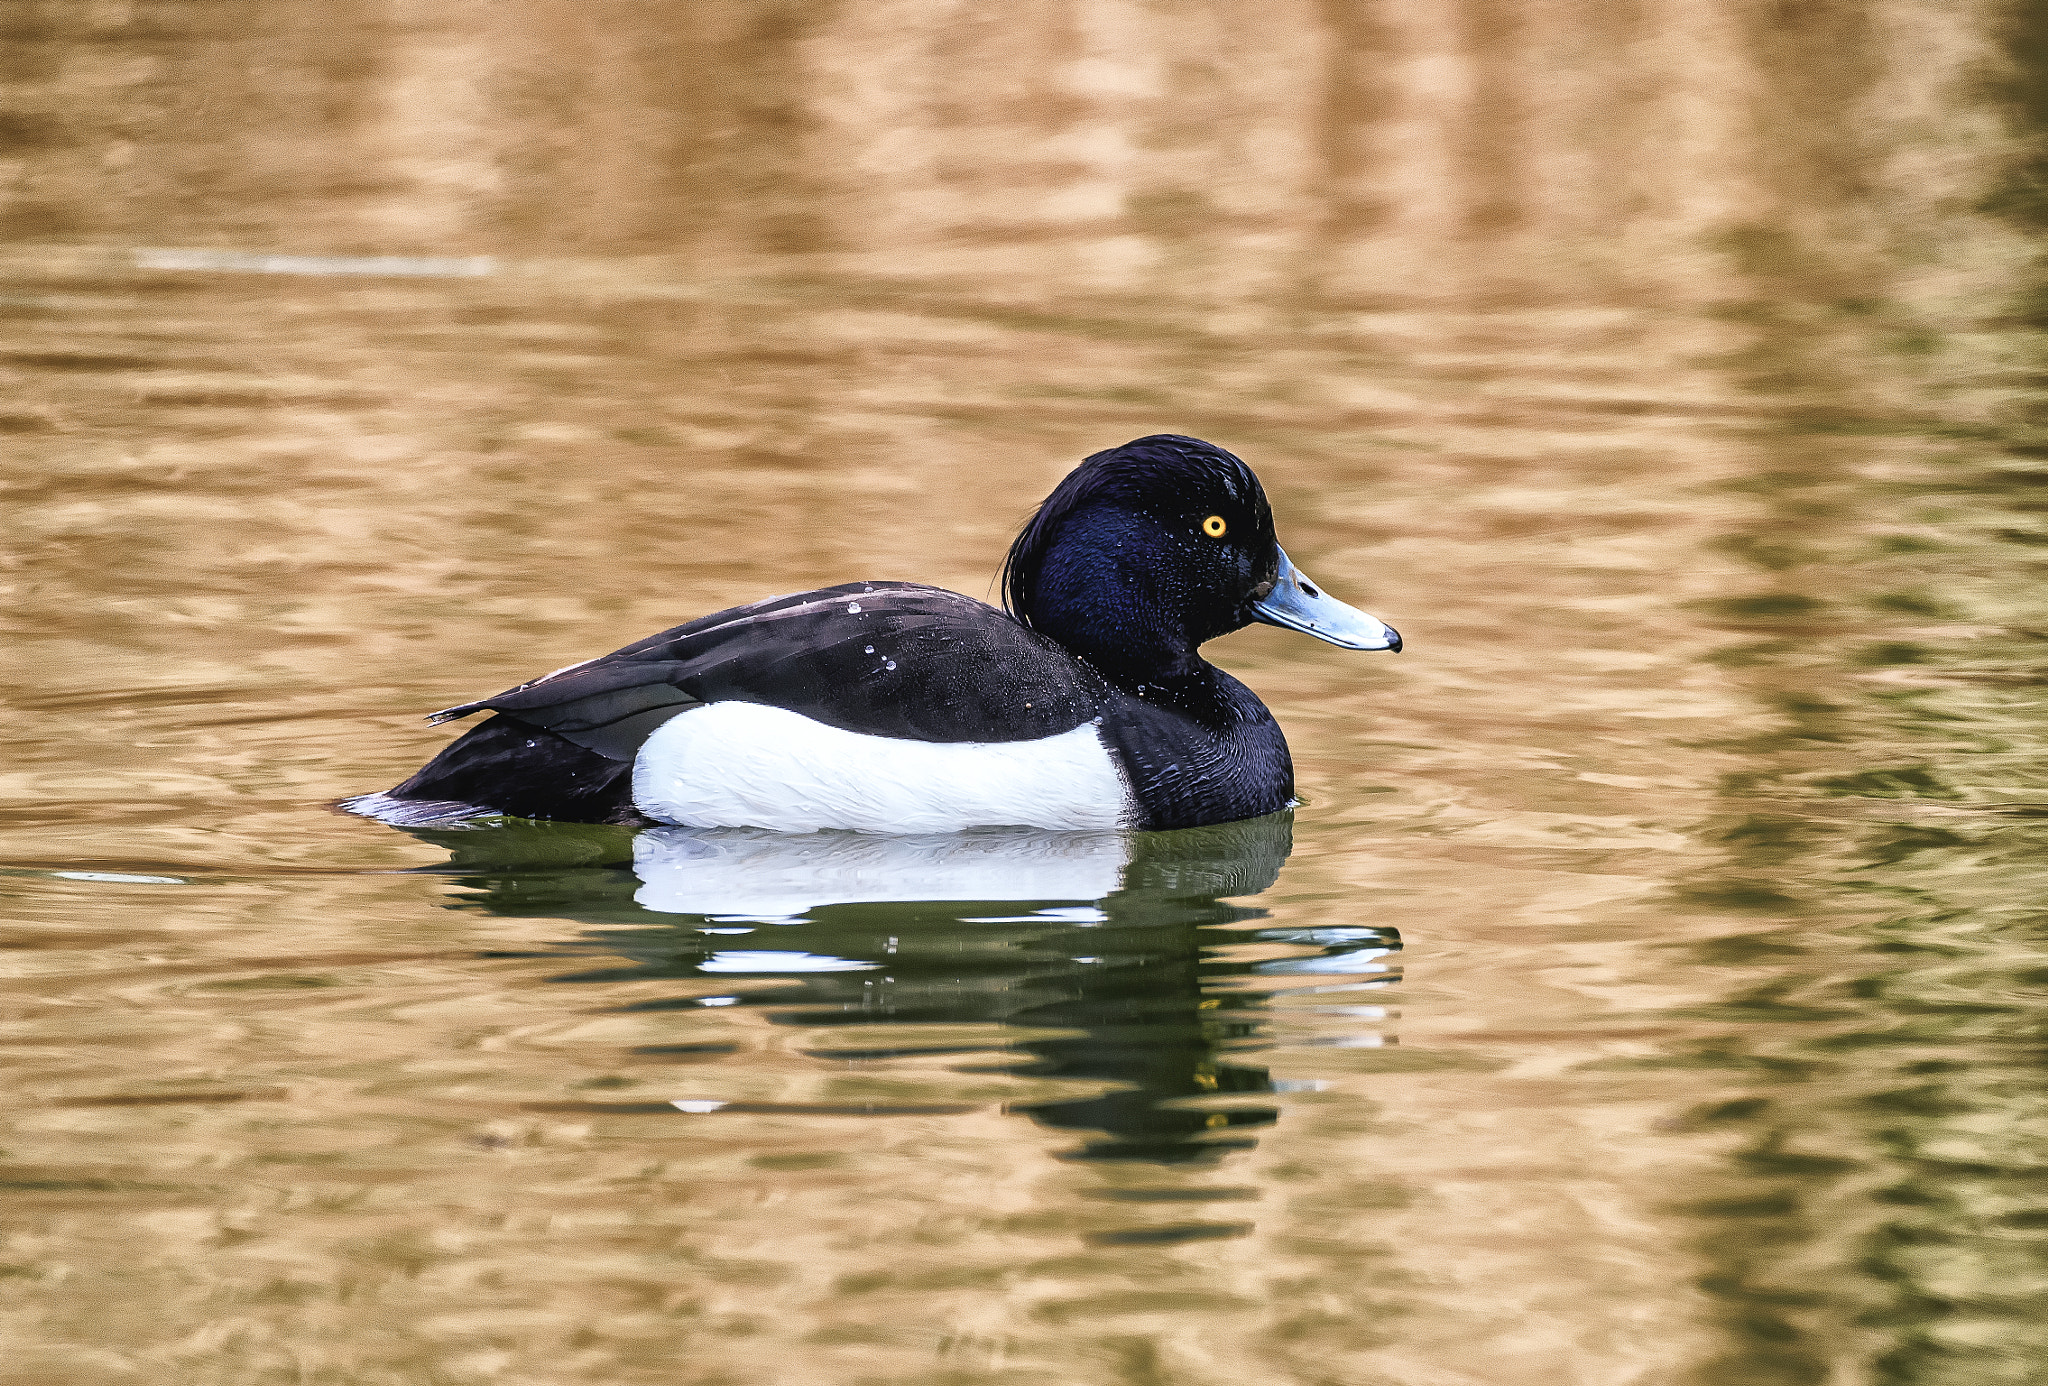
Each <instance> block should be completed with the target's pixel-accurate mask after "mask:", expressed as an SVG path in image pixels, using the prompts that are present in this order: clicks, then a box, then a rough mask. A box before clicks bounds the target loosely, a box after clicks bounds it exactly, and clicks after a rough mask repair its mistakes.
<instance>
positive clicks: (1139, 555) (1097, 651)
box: [1003, 433, 1401, 685]
mask: <svg viewBox="0 0 2048 1386" xmlns="http://www.w3.org/2000/svg"><path fill="white" fill-rule="evenodd" d="M1003 602H1004V605H1005V606H1006V607H1007V608H1008V609H1009V611H1010V614H1011V615H1013V616H1015V617H1016V618H1017V619H1018V620H1020V621H1022V622H1024V624H1026V625H1028V626H1030V627H1031V628H1032V629H1034V630H1038V631H1042V632H1043V633H1044V634H1046V635H1048V636H1051V637H1052V638H1053V639H1055V640H1057V641H1059V642H1060V643H1061V644H1062V645H1064V646H1066V647H1067V648H1068V649H1070V650H1072V651H1074V653H1076V654H1078V655H1080V656H1082V657H1083V658H1084V659H1086V660H1088V662H1089V663H1091V664H1093V665H1094V666H1095V667H1096V668H1097V669H1100V670H1101V671H1102V672H1103V673H1104V674H1105V675H1107V676H1108V677H1109V678H1110V679H1111V680H1113V681H1115V682H1117V683H1119V684H1125V685H1129V684H1133V683H1156V682H1160V681H1162V680H1167V679H1172V678H1175V677H1179V676H1182V675H1186V674H1191V673H1195V672H1197V671H1198V670H1199V668H1200V666H1201V657H1200V656H1199V655H1198V654H1196V650H1197V648H1198V647H1199V646H1201V645H1202V643H1203V642H1205V641H1208V640H1213V639H1215V638H1216V637H1217V636H1219V635H1227V634H1229V633H1230V632H1231V631H1234V630H1240V629H1242V628H1243V627H1245V626H1248V625H1251V624H1253V623H1254V622H1260V623H1263V624H1265V625H1271V626H1284V627H1285V628H1287V629H1288V630H1298V631H1301V632H1303V633H1304V634H1307V635H1313V636H1314V637H1316V639H1318V640H1325V641H1328V642H1329V643H1330V644H1332V645H1337V646H1339V647H1341V648H1343V649H1347V650H1399V649H1400V648H1401V637H1400V636H1399V635H1398V634H1396V633H1395V632H1394V630H1393V629H1392V628H1390V627H1388V626H1386V625H1384V624H1382V623H1381V622H1379V621H1378V620H1375V619H1374V618H1373V617H1371V616H1368V615H1366V614H1365V613H1364V612H1363V611H1360V610H1358V609H1357V608H1356V607H1353V606H1349V605H1346V604H1345V603H1343V602H1340V601H1338V600H1337V599H1336V598H1334V597H1331V596H1329V595H1328V594H1326V593H1325V592H1324V591H1323V590H1322V589H1321V588H1320V587H1318V586H1317V585H1316V584H1315V583H1313V582H1311V581H1309V579H1308V578H1307V577H1306V576H1305V575H1304V574H1303V573H1302V572H1301V570H1300V569H1298V568H1296V567H1295V566H1294V565H1293V564H1292V563H1290V562H1289V561H1288V559H1287V554H1286V552H1285V551H1284V550H1282V549H1281V547H1280V543H1279V541H1278V539H1277V538H1276V537H1275V536H1274V533H1273V511H1272V507H1271V506H1269V505H1268V504H1267V503H1266V492H1265V488H1264V487H1262V486H1260V485H1259V479H1258V477H1257V476H1255V475H1253V473H1252V469H1251V468H1250V467H1247V466H1246V465H1245V464H1244V463H1243V462H1242V461H1240V460H1239V459H1238V458H1236V457H1234V456H1232V455H1231V454H1230V453H1228V452H1225V451H1224V450H1223V449H1222V448H1219V447H1217V446H1215V445H1214V444H1213V443H1205V442H1202V441H1201V440H1200V439H1197V438H1183V437H1180V436H1178V435H1175V434H1170V433H1160V434H1154V435H1153V436H1151V437H1149V438H1140V439H1138V440H1136V441H1135V442H1130V443H1125V444H1124V445H1123V446H1122V447H1120V448H1111V449H1110V450H1109V451H1107V452H1098V453H1096V454H1095V455H1094V456H1093V457H1090V458H1088V459H1087V460H1086V461H1085V462H1083V463H1082V464H1081V465H1080V466H1079V467H1076V468H1075V469H1074V470H1073V471H1072V472H1070V473H1068V474H1067V477H1066V479H1065V480H1063V481H1061V482H1060V484H1059V486H1058V487H1056V488H1055V489H1054V491H1053V493H1052V494H1051V495H1050V496H1048V497H1046V499H1045V502H1044V504H1042V505H1040V506H1039V507H1038V513H1037V514H1036V515H1034V516H1033V517H1032V518H1031V521H1030V522H1029V523H1028V524H1026V525H1025V526H1024V530H1023V532H1022V533H1021V534H1019V535H1018V536H1017V540H1016V542H1015V543H1014V544H1012V545H1011V546H1010V553H1009V557H1008V558H1007V559H1005V560H1004V563H1003Z"/></svg>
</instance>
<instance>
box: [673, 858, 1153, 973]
mask: <svg viewBox="0 0 2048 1386" xmlns="http://www.w3.org/2000/svg"><path fill="white" fill-rule="evenodd" d="M1129 861H1130V847H1129V841H1128V839H1127V838H1126V837H1125V836H1124V835H1123V834H1121V833H1114V832H1064V833H1063V832H1045V831H1040V830H1037V829H1024V828H1018V829H996V830H990V831H985V832H973V833H932V834H922V835H916V836H903V837H884V836H877V835H873V834H865V833H838V832H828V833H772V832H767V831H762V830H755V829H745V828H734V829H691V828H653V829H649V830H648V831H646V832H643V833H641V834H639V835H638V836H637V837H635V838H634V839H633V870H634V872H635V874H637V875H638V876H639V877H640V881H641V885H640V888H639V889H638V890H637V891H635V892H634V895H633V898H634V900H635V901H636V902H637V903H639V904H640V905H641V906H643V907H644V908H646V909H650V910H656V911H659V912H660V913H663V914H701V915H710V916H717V917H718V918H719V919H720V920H721V922H726V921H733V922H737V921H738V920H740V919H752V920H759V921H763V922H773V921H776V920H781V919H791V918H794V917H797V916H800V915H802V914H804V913H805V912H806V911H808V910H811V909H815V908H817V907H819V906H821V905H838V904H856V903H863V902H871V901H884V900H1100V899H1101V898H1102V897H1104V896H1106V895H1109V894H1111V893H1112V892H1114V891H1115V890H1117V889H1118V888H1119V887H1120V886H1121V885H1122V884H1123V874H1124V867H1125V866H1126V865H1127V864H1128V863H1129ZM1089 914H1090V916H1091V918H1093V919H1099V918H1100V917H1101V916H1100V915H1099V914H1097V913H1095V912H1094V911H1090V912H1089ZM778 970H792V969H778Z"/></svg>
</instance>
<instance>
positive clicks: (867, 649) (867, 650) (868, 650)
mask: <svg viewBox="0 0 2048 1386" xmlns="http://www.w3.org/2000/svg"><path fill="white" fill-rule="evenodd" d="M860 652H861V653H862V654H873V653H874V652H875V647H874V646H873V645H863V646H861V647H860Z"/></svg>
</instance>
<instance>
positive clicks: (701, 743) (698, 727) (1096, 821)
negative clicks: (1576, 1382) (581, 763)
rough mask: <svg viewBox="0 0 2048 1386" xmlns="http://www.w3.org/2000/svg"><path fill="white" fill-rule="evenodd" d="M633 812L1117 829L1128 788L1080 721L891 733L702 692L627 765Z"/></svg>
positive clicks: (924, 827)
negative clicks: (1029, 730) (934, 734)
mask: <svg viewBox="0 0 2048 1386" xmlns="http://www.w3.org/2000/svg"><path fill="white" fill-rule="evenodd" d="M633 800H634V803H635V804H637V805H638V806H639V809H640V811H641V812H642V813H644V814H646V815H647V816H648V817H650V818H654V819H657V820H659V821H661V822H663V823H675V824H678V825H680V826H683V827H691V828H740V827H750V828H772V829H774V830H775V831H777V832H796V833H801V832H814V831H817V830H819V829H822V828H851V829H854V830H855V831H858V832H867V833H946V832H958V831H960V830H961V829H963V828H980V827H992V826H998V825H1008V826H1016V827H1028V828H1055V829H1065V830H1074V829H1087V828H1115V827H1119V826H1121V825H1122V824H1123V823H1124V822H1126V821H1127V820H1128V818H1129V817H1130V809H1129V795H1128V794H1127V793H1126V792H1125V790H1124V783H1123V777H1122V776H1121V775H1119V774H1118V773H1117V769H1116V765H1115V764H1114V763H1113V762H1112V761H1111V760H1110V756H1109V750H1108V748H1107V747H1105V746H1104V745H1103V744H1102V738H1101V737H1100V736H1099V735H1098V734H1097V733H1096V730H1095V728H1094V727H1093V726H1092V725H1089V724H1087V723H1083V724H1082V725H1081V726H1078V727H1076V728H1074V729H1073V730H1072V731H1069V732H1062V733H1061V734H1060V735H1058V736H1049V737H1046V738H1044V739H1043V740H1039V741H999V742H934V741H903V740H898V739H896V738H893V737H886V736H863V735H861V734H859V733H858V732H849V731H841V730H840V729H839V728H837V727H828V726H826V725H824V724H823V723H822V722H813V721H812V720H811V719H810V718H808V717H804V716H801V715H799V714H798V713H794V712H790V711H788V710H786V709H783V708H777V707H762V706H760V705H759V704H756V703H712V704H710V705H709V706H706V707H700V708H692V709H691V710H690V711H688V712H686V713H684V714H683V715H682V716H680V717H671V718H670V719H669V720H668V721H666V722H664V723H662V724H661V726H660V727H658V728H657V729H656V730H655V732H654V734H653V735H652V736H650V737H648V738H647V741H646V744H645V745H643V746H642V747H641V748H640V756H639V759H638V760H637V761H635V762H634V765H633Z"/></svg>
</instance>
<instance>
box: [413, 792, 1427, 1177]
mask: <svg viewBox="0 0 2048 1386" xmlns="http://www.w3.org/2000/svg"><path fill="white" fill-rule="evenodd" d="M1292 829H1293V821H1292V815H1291V814H1289V813H1280V814H1274V815H1270V816H1268V817H1265V818H1258V819H1252V820H1248V821H1245V822H1240V823H1231V824H1225V825H1222V826H1218V827H1212V828H1196V829H1187V830H1183V831H1179V832H1170V833H1115V832H1080V833H1074V832H1067V833H1061V832H1044V831H1036V830H1026V829H985V830H979V831H974V832H967V833H952V834H938V835H927V836H905V837H878V836H872V835H865V834H858V833H806V834H783V833H770V832H762V831H754V830H745V829H712V830H705V829H685V828H654V829H647V830H644V831H641V832H638V833H631V832H629V831H628V830H624V829H611V828H594V827H585V826H579V825H568V824H543V823H513V824H506V825H503V826H499V827H495V828H485V829H470V830H461V831H449V830H440V831H433V830H415V831H416V832H417V833H418V835H420V836H422V837H426V838H428V839H429V840H431V841H434V842H436V843H438V844H441V845H444V846H446V847H447V848H448V849H449V850H450V852H451V856H452V860H451V863H450V865H449V866H448V867H446V868H440V869H445V870H450V871H453V872H455V873H456V874H457V876H458V879H459V883H460V884H461V885H462V886H463V887H465V888H466V889H467V891H468V892H469V893H468V894H466V895H465V896H464V897H463V903H464V904H465V905H468V906H471V907H474V908H480V909H485V910H490V911H493V912H495V913H500V914H511V915H523V916H551V917H568V918H573V919H577V920H580V921H582V922H585V923H588V924H593V925H597V926H599V927H598V928H597V929H596V930H594V931H593V932H592V933H590V934H589V935H586V937H585V938H584V939H582V940H579V941H578V944H577V945H576V946H578V947H586V948H591V949H602V950H604V951H606V952H609V953H613V954H618V955H623V956H624V957H625V958H627V959H629V960H630V962H629V964H628V965H626V966H623V967H606V968H603V969H600V970H594V971H588V972H583V973H579V974H576V975H574V976H571V977H566V978H563V979H561V980H564V981H573V982H581V983H592V984H595V983H606V982H617V981H627V980H633V981H644V980H647V979H649V978H676V979H689V980H691V981H694V982H697V983H698V984H699V985H697V986H694V987H692V988H691V989H690V994H689V995H685V996H676V997H672V998H664V999H661V1000H657V1001H653V1002H641V1003H639V1004H638V1005H637V1006H636V1007H635V1008H636V1009H675V1010H680V1009H690V1008H700V1007H705V1006H750V1007H758V1008H760V1009H761V1010H762V1011H763V1012H764V1013H765V1014H766V1015H767V1017H768V1018H769V1019H770V1020H771V1021H772V1022H773V1023H776V1024H780V1025H788V1026H798V1027H831V1028H833V1029H843V1028H844V1027H846V1026H849V1025H859V1024H864V1023H866V1024H877V1025H881V1024H886V1025H889V1026H891V1027H892V1033H891V1039H900V1037H901V1034H902V1027H904V1026H915V1025H919V1024H930V1025H935V1026H936V1025H946V1026H955V1027H957V1026H958V1025H961V1024H963V1023H976V1022H980V1023H990V1022H993V1023H997V1024H1001V1025H1005V1026H1012V1027H1018V1028H1019V1029H1021V1030H1026V1031H1027V1034H1026V1035H1025V1036H1024V1037H1021V1038H1020V1039H1019V1040H1018V1041H1017V1042H1016V1043H1014V1044H1011V1045H1004V1046H1001V1047H1002V1048H1004V1049H1006V1050H1009V1051H1011V1052H1020V1053H1022V1054H1025V1055H1028V1056H1029V1058H1028V1060H1027V1061H1026V1062H1024V1063H1023V1064H1021V1065H1015V1066H1011V1067H1009V1068H1007V1069H1006V1071H1008V1072H1012V1073H1016V1074H1019V1075H1022V1076H1030V1077H1037V1078H1052V1079H1074V1080H1082V1081H1084V1082H1085V1083H1086V1084H1087V1087H1088V1089H1089V1090H1090V1092H1091V1094H1093V1095H1090V1096H1087V1097H1078V1098H1075V1099H1073V1100H1067V1101H1059V1100H1055V1101H1050V1102H1039V1103H1034V1104H1030V1105H1021V1104H1020V1105H1018V1106H1015V1107H1013V1108H1012V1110H1016V1111H1020V1112H1023V1113H1025V1114H1027V1115H1029V1116H1030V1117H1031V1118H1032V1119H1033V1120H1034V1121H1037V1122H1039V1123H1040V1124H1042V1125H1045V1126H1048V1127H1053V1128H1059V1129H1066V1130H1073V1131H1076V1132H1085V1133H1088V1135H1087V1136H1086V1137H1085V1138H1084V1139H1083V1142H1082V1144H1081V1145H1080V1146H1079V1147H1078V1148H1077V1149H1075V1150H1073V1151H1071V1152H1069V1156H1068V1158H1072V1159H1080V1160H1123V1161H1149V1162H1154V1163H1162V1164H1189V1163H1200V1162H1208V1161H1214V1160H1216V1159H1218V1158H1219V1157H1221V1156H1222V1155H1223V1154H1224V1153H1226V1152H1228V1151H1230V1150H1233V1149H1242V1148H1245V1147H1248V1146H1250V1145H1252V1144H1254V1143H1255V1141H1254V1139H1253V1138H1252V1136H1251V1135H1250V1132H1251V1131H1253V1130H1254V1129H1256V1128H1258V1127H1262V1126H1267V1125H1270V1124H1271V1123H1272V1122H1273V1121H1275V1120H1276V1119H1277V1116H1278V1112H1277V1110H1276V1109H1275V1108H1274V1107H1272V1106H1270V1105H1262V1104H1258V1103H1256V1102H1249V1103H1248V1102H1245V1101H1243V1100H1242V1098H1241V1097H1240V1100H1237V1101H1233V1102H1231V1103H1229V1104H1227V1105H1224V1104H1215V1103H1202V1102H1199V1101H1196V1099H1204V1098H1215V1097H1218V1096H1223V1095H1247V1094H1258V1093H1267V1092H1272V1091H1274V1090H1275V1084H1274V1082H1273V1080H1272V1078H1271V1076H1270V1075H1269V1074H1268V1072H1267V1070H1266V1069H1265V1068H1263V1067H1260V1066H1257V1065H1256V1064H1255V1063H1253V1062H1251V1061H1249V1060H1248V1059H1247V1057H1246V1056H1247V1055H1248V1054H1250V1053H1253V1052H1256V1051H1257V1050H1258V1049H1260V1048H1263V1047H1264V1046H1265V1043H1266V1041H1265V1039H1264V1028H1265V1020H1266V1016H1267V1001H1268V997H1269V996H1270V995H1271V988H1272V986H1273V984H1274V981H1276V980H1278V977H1276V976H1275V974H1278V976H1279V977H1285V976H1287V975H1289V974H1295V975H1300V976H1301V977H1302V978H1303V981H1304V983H1305V984H1307V985H1311V986H1326V985H1329V984H1331V983H1333V982H1337V981H1339V979H1340V978H1341V977H1344V976H1350V975H1353V974H1362V975H1361V976H1354V979H1353V980H1354V983H1355V982H1357V981H1364V982H1367V983H1382V982H1386V981H1391V980H1393V979H1394V976H1395V973H1394V972H1393V969H1392V968H1391V967H1390V966H1389V964H1388V963H1387V962H1385V961H1382V959H1383V958H1384V957H1385V956H1386V955H1387V954H1389V953H1391V952H1393V951H1395V950H1397V949H1398V948H1399V947H1400V942H1399V938H1398V935H1397V934H1396V932H1395V931H1394V930H1392V929H1382V928H1370V927H1361V928H1346V929H1282V928H1266V929H1262V928H1259V927H1257V924H1256V921H1258V920H1259V919H1262V918H1264V917H1265V911H1263V910H1261V909H1258V908H1256V907H1253V906H1249V905H1244V904H1236V903H1230V901H1231V900H1232V899H1233V898H1237V899H1241V898H1243V897H1248V896H1256V895H1258V894H1259V893H1261V892H1263V891H1264V890H1266V889H1267V888H1268V887H1270V886H1271V885H1272V884H1273V882H1274V880H1275V879H1276V878H1277V877H1278V875H1279V872H1280V868H1281V866H1282V864H1283V863H1284V862H1285V861H1286V860H1287V857H1288V854H1289V852H1290V850H1291V848H1292ZM1252 943H1259V944H1264V945H1265V946H1264V947H1261V948H1255V949H1246V948H1244V947H1243V946H1242V945H1245V944H1252ZM1247 952H1253V953H1258V954H1260V955H1261V956H1260V957H1259V959H1258V960H1256V961H1238V960H1235V959H1234V957H1233V955H1238V954H1244V953H1247ZM1276 953H1277V954H1279V956H1273V955H1274V954H1276ZM1255 977H1259V978H1261V980H1258V981H1256V982H1255V981H1254V980H1253V979H1254V978H1255ZM711 979H717V980H718V981H720V982H721V983H723V982H726V981H730V980H743V979H744V980H748V981H750V982H752V983H754V984H755V985H753V986H750V987H747V988H745V989H741V990H739V991H737V992H726V991H723V990H721V991H720V992H719V994H715V995H706V994H704V992H705V991H706V988H705V987H704V986H703V985H702V984H703V983H704V982H706V981H708V980H711ZM763 981H774V982H779V983H781V985H779V986H769V987H763V986H761V985H759V984H760V983H761V982H763ZM1283 989H1284V983H1283ZM1047 1031H1052V1032H1054V1034H1053V1035H1052V1036H1051V1037H1046V1036H1045V1032H1047ZM687 1047H688V1046H684V1048H687ZM988 1047H990V1046H965V1047H961V1046H957V1045H956V1046H953V1047H949V1046H946V1045H942V1044H941V1045H917V1044H910V1045H904V1044H901V1043H888V1044H877V1045H876V1046H874V1047H871V1048H847V1047H833V1048H819V1049H814V1050H812V1051H810V1052H811V1053H812V1055H813V1056H814V1057H817V1058H819V1059H823V1060H831V1061H859V1060H881V1059H890V1058H904V1057H911V1056H917V1055H924V1056H930V1055H934V1054H945V1053H960V1054H963V1055H965V1054H969V1053H973V1052H976V1050H977V1049H985V1048H988ZM1105 1086H1106V1087H1107V1089H1108V1090H1107V1091H1104V1090H1103V1089H1104V1088H1105Z"/></svg>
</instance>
